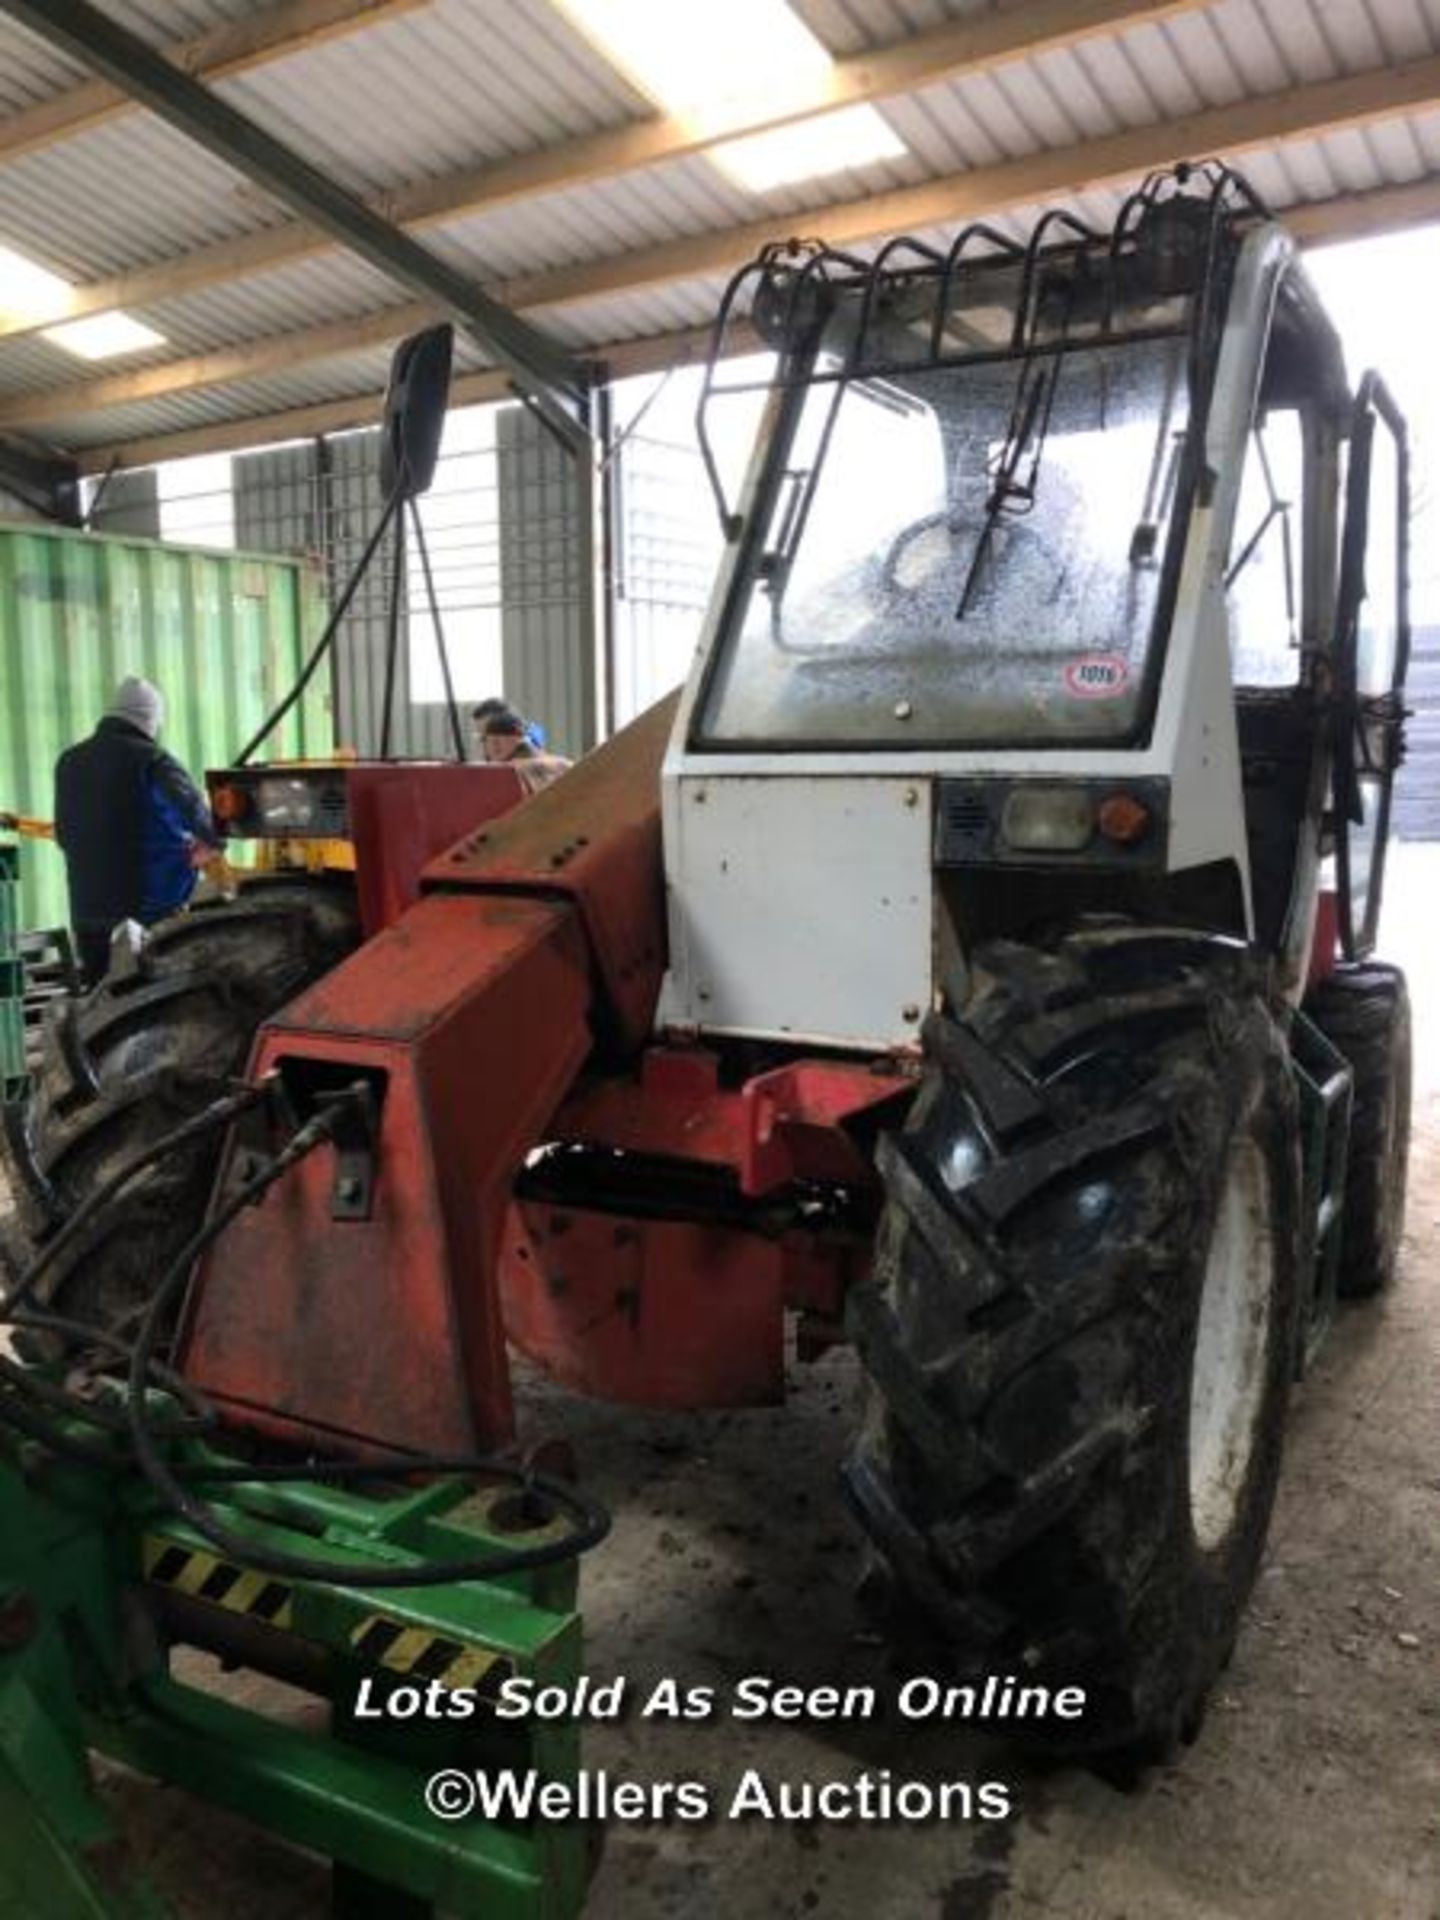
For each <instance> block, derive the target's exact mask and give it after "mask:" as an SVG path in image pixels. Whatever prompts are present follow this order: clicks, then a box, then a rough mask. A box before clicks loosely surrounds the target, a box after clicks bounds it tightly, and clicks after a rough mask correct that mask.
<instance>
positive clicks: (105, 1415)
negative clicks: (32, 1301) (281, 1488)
mask: <svg viewBox="0 0 1440 1920" xmlns="http://www.w3.org/2000/svg"><path fill="white" fill-rule="evenodd" d="M10 1324H11V1325H13V1326H17V1327H23V1328H29V1329H32V1330H34V1331H37V1332H41V1333H58V1334H61V1335H63V1336H64V1337H65V1338H66V1339H68V1340H72V1341H74V1342H75V1343H76V1344H77V1345H80V1344H83V1345H85V1346H91V1347H99V1348H101V1349H102V1350H108V1351H109V1352H110V1353H111V1354H113V1355H114V1356H115V1357H116V1358H117V1359H122V1360H128V1359H129V1357H130V1351H131V1343H130V1342H129V1341H128V1340H122V1339H121V1338H120V1337H119V1335H118V1333H116V1332H115V1331H114V1330H113V1329H112V1330H110V1331H107V1330H106V1329H105V1328H103V1327H95V1326H91V1325H90V1323H89V1322H88V1321H85V1320H73V1319H71V1318H70V1317H69V1316H68V1315H62V1314H55V1313H37V1312H34V1311H32V1310H30V1309H28V1308H27V1309H24V1310H22V1311H21V1312H19V1313H17V1314H16V1315H15V1316H14V1317H13V1319H12V1320H11V1321H10ZM150 1377H151V1380H152V1381H153V1383H154V1385H155V1386H156V1387H158V1388H159V1389H160V1390H161V1391H162V1392H163V1393H168V1394H169V1395H170V1396H171V1397H172V1399H175V1400H178V1401H179V1402H180V1404H181V1407H182V1409H184V1411H183V1412H182V1413H181V1414H180V1416H179V1417H178V1418H177V1419H174V1420H168V1421H167V1422H166V1423H165V1425H164V1426H163V1427H160V1428H156V1429H155V1431H156V1432H163V1433H165V1434H177V1433H197V1432H208V1431H209V1430H210V1429H211V1428H213V1427H214V1426H215V1425H216V1424H217V1418H216V1413H215V1409H214V1408H213V1407H212V1406H211V1405H210V1404H209V1402H208V1401H207V1400H206V1399H205V1398H204V1396H203V1395H201V1394H200V1393H198V1392H197V1391H196V1389H195V1388H194V1387H192V1386H191V1385H190V1383H189V1381H188V1380H184V1379H182V1378H181V1376H180V1375H179V1374H178V1373H176V1372H175V1371H174V1369H173V1368H171V1367H167V1366H166V1365H165V1364H164V1362H163V1361H160V1360H152V1361H151V1362H150ZM0 1380H3V1381H6V1382H7V1383H8V1384H9V1385H10V1386H11V1387H13V1388H14V1389H15V1391H16V1392H18V1393H21V1394H25V1395H28V1396H29V1397H30V1398H31V1399H32V1400H36V1401H39V1402H40V1403H41V1405H43V1406H49V1407H53V1408H54V1409H55V1410H56V1411H57V1412H59V1413H68V1414H71V1415H73V1416H77V1417H79V1418H81V1419H84V1420H87V1421H89V1422H90V1423H91V1425H93V1426H97V1427H103V1428H104V1429H105V1430H106V1431H107V1432H110V1433H122V1434H123V1433H126V1432H128V1423H127V1420H126V1416H125V1411H124V1409H123V1408H122V1407H119V1406H112V1405H109V1404H107V1402H105V1401H104V1400H99V1399H96V1400H92V1399H90V1398H89V1397H87V1396H86V1395H84V1394H80V1393H77V1392H75V1390H74V1389H73V1388H70V1387H65V1386H62V1385H61V1384H60V1383H59V1382H58V1381H55V1380H50V1379H47V1378H46V1376H45V1374H44V1373H42V1372H41V1371H40V1370H39V1369H38V1368H35V1367H27V1366H24V1365H22V1364H21V1363H20V1362H18V1361H15V1360H12V1359H10V1358H9V1357H8V1356H7V1355H4V1354H0Z"/></svg>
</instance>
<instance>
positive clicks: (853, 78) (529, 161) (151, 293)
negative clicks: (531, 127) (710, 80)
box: [0, 0, 1209, 338]
mask: <svg viewBox="0 0 1440 1920" xmlns="http://www.w3.org/2000/svg"><path fill="white" fill-rule="evenodd" d="M1207 4H1209V0H1029V3H1028V4H1027V5H1025V6H1023V7H1014V8H1010V9H1008V10H1006V11H1004V12H1000V13H986V14H982V15H979V16H978V17H976V16H972V17H971V18H969V19H965V20H960V21H952V22H950V23H949V24H947V25H945V26H943V27H934V28H931V29H930V30H929V31H927V32H925V33H918V34H913V35H911V36H909V37H907V38H906V39H904V40H899V41H895V42H893V43H891V44H890V45H889V46H884V47H877V48H873V49H871V50H869V51H867V52H865V53H857V54H850V55H845V56H842V57H841V58H839V59H837V60H836V61H835V62H834V64H833V66H832V67H831V69H830V72H829V74H828V75H827V76H826V79H825V82H824V84H823V85H822V86H821V87H819V88H818V89H817V90H816V91H815V92H814V93H813V94H811V95H810V96H809V97H808V98H806V99H804V100H799V101H796V102H793V103H792V104H790V105H788V106H786V107H784V108H779V107H777V108H774V109H772V110H769V111H767V112H766V113H764V114H762V115H761V116H759V117H752V118H750V119H748V120H746V121H745V122H744V123H743V124H737V125H734V126H731V127H729V128H727V129H726V130H725V131H724V132H723V133H720V132H701V131H699V130H697V128H696V127H694V126H693V125H692V124H691V123H690V122H689V121H688V120H685V119H682V118H678V117H676V116H673V115H668V114H657V115H654V116H652V117H651V118H649V119H645V120H631V121H627V122H626V123H625V124H624V125H623V126H618V127H604V128H602V129H601V130H600V131H599V132H596V133H587V134H582V135H580V136H579V137H578V138H576V139H573V140H562V141H559V142H557V143H556V144H554V145H553V146H547V147H541V148H539V149H538V150H537V151H535V152H532V153H521V154H515V155H513V156H511V157H510V158H508V159H505V160H501V161H498V162H492V163H490V164H488V165H486V166H482V167H472V168H468V169H466V170H465V171H463V172H460V173H454V174H448V175H445V176H443V177H442V178H440V179H438V180H425V181H421V182H418V183H417V184H415V185H413V186H410V187H404V188H401V189H399V190H398V191H395V192H392V193H390V194H387V195H386V196H385V199H384V202H383V212H384V215H385V217H386V218H387V219H388V220H390V221H392V222H393V223H394V224H395V225H396V226H401V227H409V226H414V227H428V226H435V225H439V224H443V223H444V222H446V221H454V220H459V219H466V218H469V217H472V216H474V215H477V214H483V213H487V212H491V211H493V210H495V209H497V208H501V207H507V206H513V205H514V204H515V203H516V202H517V201H520V200H524V199H527V198H530V197H532V196H534V195H538V194H545V193H564V192H567V191H569V190H570V189H572V188H574V187H580V186H589V185H592V184H593V183H594V182H596V181H599V180H612V179H615V178H617V177H619V176H621V175H623V174H626V173H632V172H635V171H637V170H638V169H641V168H645V167H652V166H658V165H660V164H661V163H663V162H665V161H669V160H678V159H684V158H686V157H687V156H689V155H692V154H699V153H705V152H708V151H709V150H710V149H711V148H713V147H716V146H718V145H719V144H720V143H721V142H722V141H724V140H729V139H734V138H736V137H737V136H739V135H742V134H750V133H759V132H765V131H767V130H769V129H771V128H774V127H780V126H792V125H796V124H799V123H802V122H804V121H806V120H812V119H815V118H816V117H818V116H820V115H822V114H826V113H831V112H833V111H834V110H835V109H836V108H839V107H846V106H855V105H858V104H862V103H867V102H868V103H873V102H876V101H882V100H886V99H892V98H895V97H896V96H898V95H902V94H905V93H914V92H916V91H917V90H923V89H924V88H926V87H934V86H939V85H941V84H944V83H947V82H953V81H957V80H964V79H974V78H976V77H977V76H979V75H983V74H987V73H992V72H994V71H995V70H996V69H997V68H1000V67H1004V66H1006V65H1009V64H1013V63H1014V62H1016V61H1021V60H1027V59H1035V58H1036V57H1038V56H1039V55H1041V54H1046V53H1055V52H1059V51H1063V50H1066V49H1068V48H1071V47H1075V46H1078V45H1081V44H1082V43H1083V42H1085V41H1088V40H1093V39H1096V38H1098V37H1100V36H1101V35H1103V34H1106V33H1111V34H1113V33H1122V32H1125V31H1128V30H1130V29H1133V28H1135V27H1142V26H1153V25H1155V24H1156V23H1157V22H1159V21H1162V20H1168V19H1171V18H1173V17H1175V16H1177V15H1181V14H1185V13H1193V12H1195V11H1196V10H1197V9H1198V8H1200V7H1202V6H1204V5H1207ZM3 132H4V129H3V126H0V143H3ZM3 158H4V150H3V144H0V160H3ZM328 244H329V242H328V241H327V239H326V237H325V236H324V235H323V234H320V233H317V232H316V231H315V230H314V228H313V227H311V226H308V225H306V224H304V223H303V222H294V223H289V224H286V225H284V226H280V227H270V228H266V229H265V230H263V231H262V232H259V233H251V234H244V235H242V236H241V237H240V238H239V239H236V240H221V241H217V242H216V243H214V244H213V245H211V246H208V247H197V248H194V249H191V250H189V251H187V252H186V253H185V254H183V255H180V256H178V257H176V258H173V259H170V260H164V261H160V262H157V263H156V264H155V265H154V266H150V267H139V268H133V269H131V270H129V271H128V272H126V273H123V274H118V275H115V276H113V277H110V278H108V279H105V280H97V281H95V282H93V283H92V284H91V285H89V286H82V287H78V288H77V289H76V290H75V295H74V300H73V303H72V306H71V309H70V313H69V315H67V317H70V318H75V319H80V318H83V317H84V316H86V315H88V314H92V313H104V312H107V311H109V310H110V309H111V308H114V307H143V306H145V305H148V304H150V303H153V302H154V301H157V300H168V299H173V298H175V297H177V296H179V295H184V294H187V293H196V292H199V291H201V290H202V289H204V288H206V287H214V286H221V285H224V284H225V283H226V282H228V281H231V280H237V279H243V278H245V277H246V276H248V275H250V274H255V273H263V272H266V271H267V270H269V269H271V268H275V267H281V266H286V265H288V264H290V263H291V262H292V261H296V260H304V259H309V258H311V257H313V256H314V255H315V254H317V253H323V252H324V251H325V250H326V248H327V246H328ZM35 324H37V325H38V324H44V323H39V322H37V323H35ZM31 330H32V328H31V327H30V326H29V325H28V324H27V323H26V322H24V321H18V320H10V321H6V322H4V323H0V338H3V337H4V336H5V335H7V334H12V333H23V332H28V331H31Z"/></svg>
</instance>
